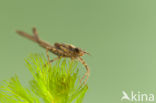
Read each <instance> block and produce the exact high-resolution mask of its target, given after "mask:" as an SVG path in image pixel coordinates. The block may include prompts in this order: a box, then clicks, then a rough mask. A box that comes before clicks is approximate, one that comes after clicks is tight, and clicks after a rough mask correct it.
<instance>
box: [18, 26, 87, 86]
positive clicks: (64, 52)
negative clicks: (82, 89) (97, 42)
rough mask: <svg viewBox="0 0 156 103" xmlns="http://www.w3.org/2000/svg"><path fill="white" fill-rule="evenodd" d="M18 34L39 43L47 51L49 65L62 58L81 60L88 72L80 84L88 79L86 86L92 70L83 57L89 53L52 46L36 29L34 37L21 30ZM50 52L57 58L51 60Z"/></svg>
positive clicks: (68, 45) (63, 46)
mask: <svg viewBox="0 0 156 103" xmlns="http://www.w3.org/2000/svg"><path fill="white" fill-rule="evenodd" d="M16 32H17V33H18V34H19V35H21V36H23V37H26V38H28V39H30V40H32V41H34V42H36V43H38V44H39V45H40V46H41V47H43V48H45V49H46V55H47V57H48V64H50V63H52V62H53V61H55V60H58V59H60V58H61V57H65V58H66V57H67V58H71V59H72V60H79V61H80V62H81V63H82V64H83V65H84V66H85V68H86V71H87V72H86V73H85V74H84V76H83V77H82V78H81V80H80V83H81V84H82V81H83V80H84V78H85V77H86V79H85V80H84V82H83V84H86V82H87V80H88V77H89V74H90V69H89V67H88V65H87V64H86V62H85V61H84V60H83V59H82V58H81V57H82V56H83V55H85V54H89V53H88V52H86V51H84V50H82V49H81V48H78V47H75V46H73V45H70V44H64V43H54V45H50V44H49V43H47V42H45V41H43V40H41V39H40V38H39V36H38V33H37V30H36V28H33V29H32V32H33V36H31V35H29V34H27V33H25V32H23V31H19V30H18V31H16ZM48 51H50V52H52V53H53V54H55V55H56V56H57V57H56V58H54V59H52V60H50V57H49V54H48Z"/></svg>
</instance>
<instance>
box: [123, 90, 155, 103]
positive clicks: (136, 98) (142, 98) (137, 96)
mask: <svg viewBox="0 0 156 103" xmlns="http://www.w3.org/2000/svg"><path fill="white" fill-rule="evenodd" d="M122 95H123V96H122V97H121V101H126V100H127V101H131V102H154V94H152V93H150V94H146V93H141V92H139V91H138V92H134V91H131V92H130V95H128V94H127V93H126V92H125V91H122Z"/></svg>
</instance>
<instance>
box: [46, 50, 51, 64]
mask: <svg viewBox="0 0 156 103" xmlns="http://www.w3.org/2000/svg"><path fill="white" fill-rule="evenodd" d="M49 50H50V48H48V47H47V48H46V55H47V57H48V64H50V57H49V54H48V51H49Z"/></svg>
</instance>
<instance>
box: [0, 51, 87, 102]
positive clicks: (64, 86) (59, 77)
mask: <svg viewBox="0 0 156 103" xmlns="http://www.w3.org/2000/svg"><path fill="white" fill-rule="evenodd" d="M25 61H26V64H27V67H28V69H29V71H30V72H31V74H32V76H33V79H32V80H30V82H29V84H30V87H29V88H26V87H24V86H23V85H22V84H21V83H20V81H19V79H18V76H17V75H15V76H14V77H12V78H11V79H10V80H8V81H4V82H3V84H1V85H0V103H73V102H74V103H82V100H83V97H84V95H85V93H86V91H87V89H88V86H87V85H85V86H83V87H81V85H80V83H79V81H80V75H79V69H78V62H76V61H72V60H70V59H66V58H64V59H63V58H62V59H60V60H58V61H55V62H54V63H53V64H52V66H51V65H48V63H47V61H46V59H45V57H44V56H43V55H38V54H33V55H31V56H30V57H29V58H27V59H26V60H25ZM44 64H45V65H44Z"/></svg>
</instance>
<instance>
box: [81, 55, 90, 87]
mask: <svg viewBox="0 0 156 103" xmlns="http://www.w3.org/2000/svg"><path fill="white" fill-rule="evenodd" d="M78 60H79V61H80V62H81V63H82V64H83V65H84V66H85V68H86V70H87V72H86V73H85V74H84V76H83V77H82V78H81V80H80V83H81V84H82V80H83V79H84V78H85V76H87V78H86V79H85V81H84V82H83V84H86V82H87V80H88V77H89V74H90V69H89V67H88V65H87V64H86V62H85V61H84V60H83V59H82V58H81V57H79V58H78Z"/></svg>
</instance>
